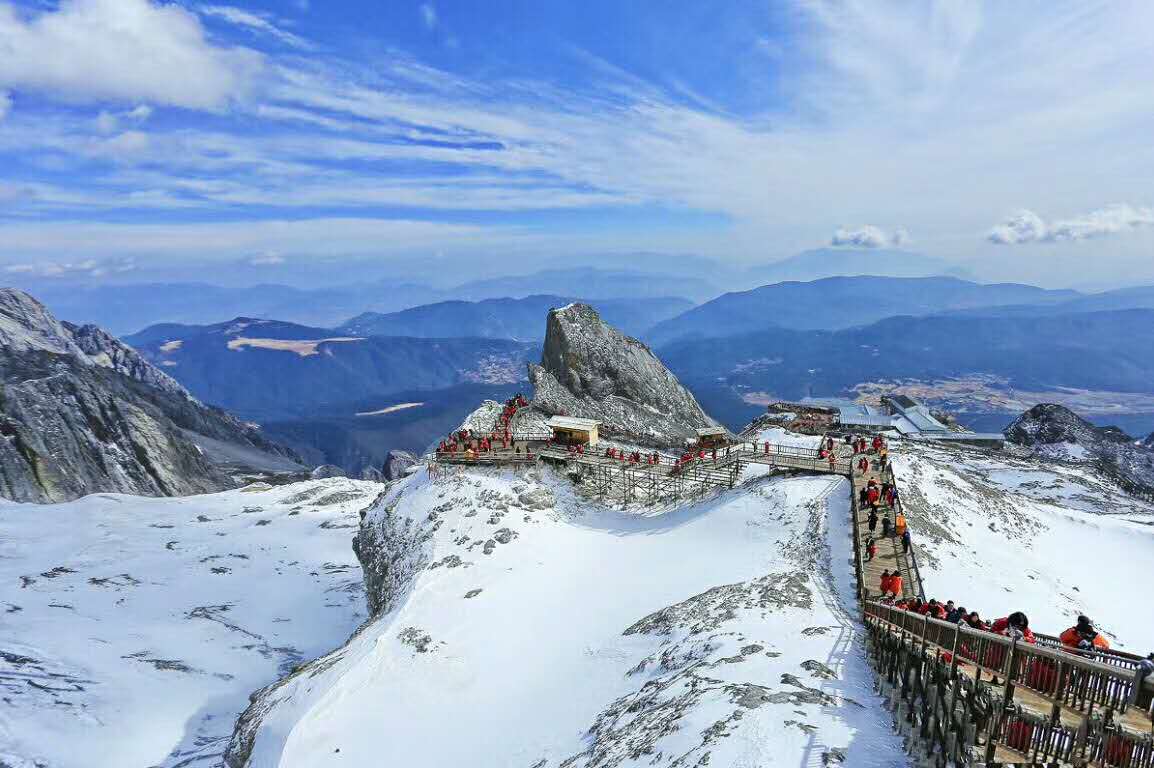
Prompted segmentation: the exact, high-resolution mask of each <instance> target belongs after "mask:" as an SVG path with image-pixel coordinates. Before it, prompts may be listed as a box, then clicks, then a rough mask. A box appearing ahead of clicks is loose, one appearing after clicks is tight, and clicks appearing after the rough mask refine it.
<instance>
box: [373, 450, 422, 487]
mask: <svg viewBox="0 0 1154 768" xmlns="http://www.w3.org/2000/svg"><path fill="white" fill-rule="evenodd" d="M416 463H417V457H416V456H414V455H413V454H411V453H409V452H408V451H389V453H388V455H387V456H385V466H384V469H383V470H382V472H383V474H384V476H385V479H386V480H400V479H401V478H402V477H404V476H405V472H406V471H408V469H409V467H411V466H413V465H414V464H416Z"/></svg>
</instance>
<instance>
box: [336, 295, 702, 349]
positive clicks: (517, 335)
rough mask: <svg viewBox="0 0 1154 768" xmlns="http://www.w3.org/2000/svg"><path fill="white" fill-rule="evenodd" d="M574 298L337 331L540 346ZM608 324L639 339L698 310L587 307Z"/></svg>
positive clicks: (404, 313) (376, 317)
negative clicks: (549, 324)
mask: <svg viewBox="0 0 1154 768" xmlns="http://www.w3.org/2000/svg"><path fill="white" fill-rule="evenodd" d="M574 301H575V299H571V298H565V297H562V296H540V295H538V296H526V297H525V298H523V299H484V300H482V301H476V302H472V301H442V302H438V303H436V304H426V305H424V306H420V307H412V308H410V309H404V310H401V311H400V312H391V313H388V314H381V313H378V312H366V313H364V314H361V315H358V316H356V317H354V318H353V319H351V320H349V321H348V322H347V323H344V324H343V325H340V326H338V327H337V330H338V331H339V332H341V333H353V334H357V335H362V336H417V337H423V338H456V337H461V336H473V337H479V338H486V339H520V340H532V341H538V340H541V339H543V338H545V320H544V318H545V316H546V315H547V314H548V312H549V310H550V309H553V308H554V307H563V306H565V305H566V304H570V303H572V302H574ZM586 303H588V304H591V305H592V306H594V307H596V308H597V310H598V311H599V312H600V313H601V316H602V317H603V318H604V319H605V320H606V322H608V323H610V324H611V325H613V326H615V327H617V328H620V329H621V330H622V331H624V332H625V333H627V334H629V335H631V336H640V335H641V334H643V333H644V332H646V331H648V330H649V329H650V328H652V327H653V326H654V325H656V324H657V323H659V322H661V321H663V320H667V319H669V318H671V317H674V316H676V315H678V314H680V313H682V312H684V311H685V310H687V309H690V308H691V307H692V306H693V302H691V301H689V300H688V299H678V298H655V299H600V300H595V301H588V302H586Z"/></svg>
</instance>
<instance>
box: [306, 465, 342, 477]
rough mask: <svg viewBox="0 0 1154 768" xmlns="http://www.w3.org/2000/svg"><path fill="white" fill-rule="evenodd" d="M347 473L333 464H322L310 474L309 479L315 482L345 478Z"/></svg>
mask: <svg viewBox="0 0 1154 768" xmlns="http://www.w3.org/2000/svg"><path fill="white" fill-rule="evenodd" d="M344 476H345V471H344V470H343V469H341V468H340V467H338V466H334V465H332V464H321V465H320V466H319V467H317V468H316V469H314V470H313V471H312V472H311V473H309V477H310V478H312V479H313V480H327V479H329V478H331V477H344Z"/></svg>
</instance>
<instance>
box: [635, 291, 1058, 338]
mask: <svg viewBox="0 0 1154 768" xmlns="http://www.w3.org/2000/svg"><path fill="white" fill-rule="evenodd" d="M1080 296H1081V294H1079V293H1077V292H1076V291H1051V290H1045V289H1043V288H1036V287H1034V286H1031V285H1018V284H1014V283H996V284H992V285H983V284H980V283H972V282H969V281H966V280H959V279H957V278H952V277H920V278H899V277H830V278H825V279H822V280H814V281H812V282H785V283H774V284H773V285H764V286H762V287H760V288H754V289H753V290H750V291H740V292H737V293H726V294H724V295H722V296H718V297H717V298H716V299H713V300H712V301H707V302H706V303H704V304H702V305H701V306H698V307H694V308H692V309H690V310H688V311H686V312H685V313H683V314H681V315H679V316H677V317H675V318H672V319H670V320H666V321H665V322H663V323H660V324H659V325H657V326H655V327H654V328H653V330H652V331H650V332H649V333H648V334H647V335H646V340H647V341H649V342H651V343H652V344H654V345H658V346H660V345H664V344H668V343H671V342H673V341H676V340H678V339H686V338H706V337H723V336H735V335H740V334H745V333H751V332H754V331H758V330H762V329H766V328H773V327H779V328H796V329H806V330H808V329H813V330H818V329H823V330H837V329H840V328H849V327H852V326H855V325H863V324H866V323H872V322H876V321H878V320H881V319H883V318H886V317H893V316H895V315H929V314H936V313H939V312H943V311H946V310H951V309H970V308H975V307H996V306H1003V305H1007V304H1040V305H1051V304H1057V303H1060V302H1063V301H1069V300H1071V299H1076V298H1078V297H1080Z"/></svg>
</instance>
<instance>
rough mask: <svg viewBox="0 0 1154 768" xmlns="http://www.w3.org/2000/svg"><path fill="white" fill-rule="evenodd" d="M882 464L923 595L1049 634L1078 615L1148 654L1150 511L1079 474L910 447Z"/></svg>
mask: <svg viewBox="0 0 1154 768" xmlns="http://www.w3.org/2000/svg"><path fill="white" fill-rule="evenodd" d="M893 463H894V467H895V471H896V473H897V476H898V483H899V486H900V488H901V493H902V498H903V500H904V503H905V507H906V511H907V516H908V518H909V523H910V528H911V530H912V531H913V534H914V540H915V545H916V546H917V547H918V557H919V558H920V563H921V571H922V577H923V580H924V583H925V589H926V596H927V597H936V598H938V599H939V600H947V599H953V600H955V601H957V602H958V603H959V604H962V605H965V606H966V607H967V608H970V609H971V610H977V611H978V612H979V613H981V615H982V617H983V618H987V619H991V618H997V617H1000V616H1005V615H1007V614H1008V613H1010V612H1012V611H1015V610H1021V611H1024V612H1025V613H1026V615H1027V616H1029V617H1030V625H1031V627H1033V628H1034V629H1035V630H1036V631H1042V632H1045V633H1047V634H1051V635H1057V634H1059V633H1060V632H1061V631H1062V630H1063V629H1065V628H1066V627H1068V626H1070V625H1072V624H1073V623H1074V621H1075V619H1076V618H1077V616H1078V614H1079V613H1086V614H1087V615H1089V616H1090V617H1091V618H1092V619H1094V621H1095V622H1096V624H1097V627H1098V629H1099V630H1100V631H1102V632H1104V633H1106V634H1107V635H1108V636H1109V637H1111V640H1112V642H1113V643H1114V645H1115V646H1116V647H1121V648H1124V649H1126V650H1130V651H1133V652H1141V653H1142V654H1146V653H1148V652H1149V651H1150V650H1151V648H1154V614H1152V613H1151V612H1150V611H1149V610H1146V609H1145V608H1144V606H1145V604H1146V603H1147V602H1148V600H1147V589H1148V587H1149V583H1150V573H1151V567H1150V562H1151V560H1150V558H1151V553H1154V506H1152V505H1150V504H1149V503H1146V502H1143V501H1141V500H1138V499H1135V498H1133V497H1131V496H1128V495H1126V494H1125V493H1123V492H1122V491H1121V490H1120V489H1119V488H1118V487H1117V486H1116V485H1114V484H1113V483H1112V482H1111V481H1110V480H1109V479H1107V478H1105V477H1102V476H1100V475H1099V474H1096V472H1095V471H1094V469H1093V468H1091V467H1088V466H1072V465H1069V464H1062V463H1056V462H1049V461H1044V460H1041V459H1036V458H1017V457H1014V456H1011V455H1008V454H1005V453H996V452H983V451H967V450H960V449H952V448H945V447H939V446H932V445H927V444H920V443H919V444H913V443H911V442H909V441H907V442H905V443H903V444H902V445H901V446H900V447H899V448H898V450H897V451H896V452H895V454H894V456H893Z"/></svg>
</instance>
